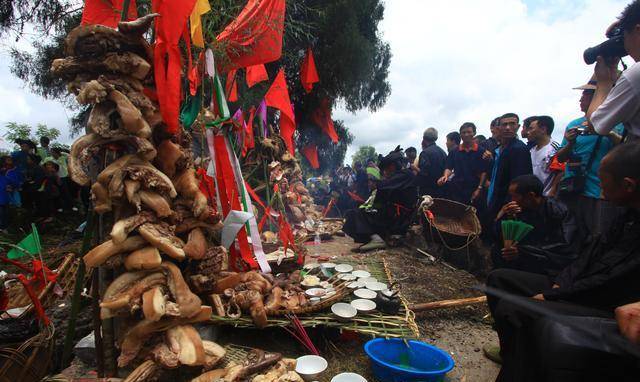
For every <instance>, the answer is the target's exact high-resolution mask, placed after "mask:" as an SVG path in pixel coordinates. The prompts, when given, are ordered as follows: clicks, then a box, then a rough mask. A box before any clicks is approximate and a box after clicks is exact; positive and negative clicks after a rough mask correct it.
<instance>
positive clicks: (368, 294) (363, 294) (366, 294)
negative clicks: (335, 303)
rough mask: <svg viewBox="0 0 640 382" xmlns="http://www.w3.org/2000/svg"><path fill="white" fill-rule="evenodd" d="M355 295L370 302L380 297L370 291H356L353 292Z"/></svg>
mask: <svg viewBox="0 0 640 382" xmlns="http://www.w3.org/2000/svg"><path fill="white" fill-rule="evenodd" d="M353 294H354V295H355V296H356V297H358V298H366V299H369V300H372V299H374V298H376V296H377V295H378V294H377V293H376V292H374V291H372V290H369V289H356V290H354V291H353Z"/></svg>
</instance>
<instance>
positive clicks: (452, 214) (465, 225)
mask: <svg viewBox="0 0 640 382" xmlns="http://www.w3.org/2000/svg"><path fill="white" fill-rule="evenodd" d="M429 211H431V213H432V214H433V220H432V219H429V218H427V217H426V216H423V219H422V221H423V235H424V236H425V239H427V240H429V241H433V242H436V243H442V244H443V245H444V246H445V247H447V248H448V249H451V250H459V249H464V248H466V247H467V246H469V244H471V242H473V241H474V240H475V239H476V238H477V237H478V236H480V233H481V232H482V228H481V226H480V220H479V219H478V216H477V214H476V209H475V208H474V207H472V206H468V205H466V204H462V203H458V202H455V201H453V200H448V199H439V198H434V199H433V205H432V206H431V207H430V208H429Z"/></svg>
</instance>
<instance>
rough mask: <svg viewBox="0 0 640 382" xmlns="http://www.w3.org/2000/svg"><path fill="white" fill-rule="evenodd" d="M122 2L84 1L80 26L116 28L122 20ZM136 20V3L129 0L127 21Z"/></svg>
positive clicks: (110, 0)
mask: <svg viewBox="0 0 640 382" xmlns="http://www.w3.org/2000/svg"><path fill="white" fill-rule="evenodd" d="M123 3H124V0H85V2H84V9H83V10H82V20H81V21H80V25H93V24H98V25H104V26H107V27H110V28H114V29H115V28H117V27H118V22H119V21H120V20H121V18H122V7H123ZM137 18H138V11H137V10H136V1H135V0H131V2H130V3H129V11H128V12H127V19H128V20H134V19H137Z"/></svg>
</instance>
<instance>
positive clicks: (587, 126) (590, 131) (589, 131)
mask: <svg viewBox="0 0 640 382" xmlns="http://www.w3.org/2000/svg"><path fill="white" fill-rule="evenodd" d="M580 125H581V126H582V127H584V128H585V129H586V130H587V134H588V135H594V134H595V133H596V129H595V128H594V127H593V125H592V124H591V122H590V121H589V120H586V121H584V122H582V123H581V124H580Z"/></svg>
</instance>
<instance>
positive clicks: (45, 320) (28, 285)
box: [18, 275, 50, 325]
mask: <svg viewBox="0 0 640 382" xmlns="http://www.w3.org/2000/svg"><path fill="white" fill-rule="evenodd" d="M33 280H34V279H30V280H27V278H26V277H25V276H24V275H18V281H20V283H22V285H24V290H25V291H26V292H27V294H28V295H29V298H30V299H31V301H32V302H33V308H34V309H35V311H36V315H37V316H38V319H39V320H40V322H42V324H43V325H49V322H50V321H49V317H47V315H46V314H45V313H44V308H43V307H42V304H41V303H40V300H39V299H38V296H37V295H36V292H35V291H34V290H33V284H32V282H33Z"/></svg>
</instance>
